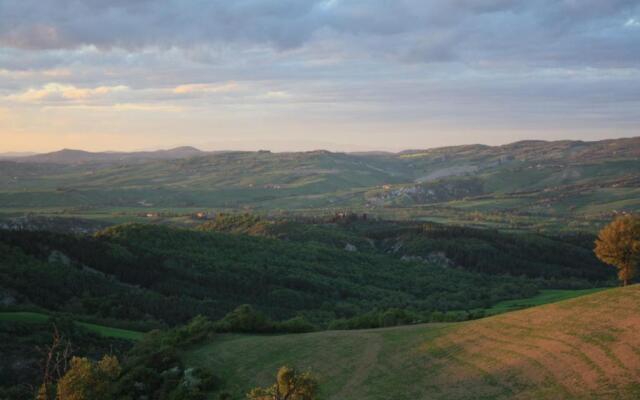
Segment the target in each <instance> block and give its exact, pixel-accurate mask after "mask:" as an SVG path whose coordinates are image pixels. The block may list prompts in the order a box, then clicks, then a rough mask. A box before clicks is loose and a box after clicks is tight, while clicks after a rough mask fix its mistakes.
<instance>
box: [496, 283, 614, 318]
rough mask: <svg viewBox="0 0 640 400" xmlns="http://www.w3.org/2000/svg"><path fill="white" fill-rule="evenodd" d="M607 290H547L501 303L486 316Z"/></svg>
mask: <svg viewBox="0 0 640 400" xmlns="http://www.w3.org/2000/svg"><path fill="white" fill-rule="evenodd" d="M602 290H605V289H604V288H594V289H579V290H558V289H547V290H541V291H540V293H539V294H538V295H536V296H534V297H530V298H527V299H514V300H505V301H501V302H500V303H498V304H495V305H494V306H493V307H491V308H487V309H486V310H485V313H486V314H485V315H495V314H501V313H504V312H508V311H515V310H521V309H523V308H528V307H535V306H541V305H544V304H549V303H555V302H558V301H562V300H569V299H573V298H575V297H580V296H584V295H586V294H591V293H596V292H599V291H602Z"/></svg>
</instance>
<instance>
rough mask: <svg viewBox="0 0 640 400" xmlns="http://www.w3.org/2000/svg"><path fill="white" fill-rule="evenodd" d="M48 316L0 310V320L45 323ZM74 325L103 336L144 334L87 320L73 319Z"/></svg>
mask: <svg viewBox="0 0 640 400" xmlns="http://www.w3.org/2000/svg"><path fill="white" fill-rule="evenodd" d="M49 318H50V316H49V315H47V314H41V313H35V312H24V311H20V312H0V321H16V322H28V323H45V322H47V321H48V320H49ZM75 323H76V325H78V326H80V327H82V328H84V329H86V330H87V331H89V332H93V333H96V334H98V335H102V336H105V337H110V338H114V339H125V340H140V339H142V337H143V336H144V333H143V332H137V331H131V330H127V329H120V328H113V327H110V326H104V325H97V324H91V323H88V322H80V321H75Z"/></svg>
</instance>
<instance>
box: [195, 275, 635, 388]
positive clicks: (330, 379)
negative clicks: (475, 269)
mask: <svg viewBox="0 0 640 400" xmlns="http://www.w3.org/2000/svg"><path fill="white" fill-rule="evenodd" d="M638 310H640V286H637V285H636V286H631V287H627V288H621V289H612V290H608V291H604V292H600V293H597V294H593V295H588V296H583V297H580V298H578V299H573V300H567V301H564V302H560V303H556V304H551V305H546V306H541V307H536V308H531V309H527V310H523V311H517V312H512V313H508V314H503V315H499V316H495V317H491V318H486V319H482V320H477V321H469V322H463V323H454V324H430V325H420V326H410V327H401V328H389V329H380V330H362V331H344V332H337V331H329V332H319V333H311V334H301V335H281V336H247V335H229V336H224V337H219V338H218V339H216V340H215V341H214V342H213V343H210V344H208V345H205V346H202V347H199V348H197V349H195V350H194V351H192V352H191V353H189V354H188V356H187V361H188V362H189V363H191V364H193V365H207V366H209V367H213V368H215V370H217V371H220V373H221V374H224V378H225V381H226V382H227V388H226V389H227V390H229V391H230V392H232V393H234V395H235V396H236V397H234V398H242V393H244V392H245V391H246V390H248V389H249V388H250V387H253V386H256V385H259V384H261V385H264V384H266V383H268V382H269V381H270V379H272V377H271V375H273V373H274V371H275V370H276V369H277V368H278V367H279V366H280V365H283V364H290V365H293V366H296V367H301V368H311V369H312V370H313V371H314V372H315V374H316V375H317V377H318V378H319V380H320V385H321V387H322V396H321V398H323V399H344V400H347V399H507V398H509V399H539V398H548V399H637V398H638V396H640V383H639V380H638V378H639V376H640V337H639V336H638V334H637V332H638V331H639V330H640V316H639V315H638Z"/></svg>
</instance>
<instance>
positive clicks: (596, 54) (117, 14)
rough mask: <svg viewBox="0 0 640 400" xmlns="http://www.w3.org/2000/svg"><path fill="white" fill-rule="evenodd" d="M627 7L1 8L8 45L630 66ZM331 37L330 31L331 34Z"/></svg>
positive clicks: (365, 0)
mask: <svg viewBox="0 0 640 400" xmlns="http://www.w3.org/2000/svg"><path fill="white" fill-rule="evenodd" d="M637 15H640V6H639V2H638V1H630V0H611V1H600V0H562V1H558V0H536V1H531V0H530V1H525V0H432V1H425V0H397V1H385V0H235V1H227V0H225V1H220V0H216V1H204V0H190V1H186V0H180V1H179V0H162V1H151V0H136V1H131V0H129V1H126V0H110V1H106V0H103V1H101V0H85V1H81V0H0V47H5V48H20V49H30V50H51V49H73V48H78V47H82V46H95V47H97V48H99V49H102V50H112V49H114V48H122V49H126V50H127V51H129V52H139V51H142V49H145V48H149V47H155V48H164V49H169V48H173V47H178V48H183V49H193V48H197V47H199V46H200V47H202V46H204V47H207V46H214V47H215V46H232V47H238V48H241V49H247V48H253V47H260V46H268V47H270V48H272V49H273V50H275V51H282V50H291V49H297V48H300V47H304V46H313V45H314V43H316V42H318V41H321V40H323V39H324V38H326V37H331V38H333V40H334V41H335V42H337V46H338V47H340V48H342V49H343V51H346V52H351V51H353V52H359V53H360V54H361V53H363V52H364V53H366V54H369V55H370V56H373V57H375V56H379V55H385V56H392V57H396V58H397V59H400V60H405V61H409V62H442V61H452V60H458V61H461V62H465V63H475V62H483V63H484V62H487V61H489V62H496V63H499V62H522V63H537V62H543V63H549V64H553V63H558V64H563V63H568V64H571V63H574V64H579V63H589V62H592V61H594V60H595V59H600V60H602V59H603V56H605V57H606V60H607V63H608V64H610V65H615V64H618V65H621V66H625V65H631V64H633V63H636V62H637V61H638V59H637V56H636V54H640V29H625V26H624V23H625V21H627V20H628V19H629V18H631V17H634V16H637ZM330 32H332V34H329V33H330Z"/></svg>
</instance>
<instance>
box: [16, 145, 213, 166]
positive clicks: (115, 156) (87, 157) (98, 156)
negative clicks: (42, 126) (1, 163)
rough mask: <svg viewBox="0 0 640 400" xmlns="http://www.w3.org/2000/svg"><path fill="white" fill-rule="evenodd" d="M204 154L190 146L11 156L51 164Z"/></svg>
mask: <svg viewBox="0 0 640 400" xmlns="http://www.w3.org/2000/svg"><path fill="white" fill-rule="evenodd" d="M202 154H205V152H203V151H200V150H198V149H196V148H195V147H191V146H183V147H176V148H173V149H169V150H156V151H136V152H128V153H127V152H117V151H110V152H90V151H83V150H73V149H62V150H60V151H54V152H51V153H43V154H27V155H24V156H18V157H13V159H14V161H17V162H23V163H42V164H46V163H51V164H87V163H98V162H102V163H114V162H141V161H144V160H154V159H174V158H188V157H195V156H198V155H202Z"/></svg>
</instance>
